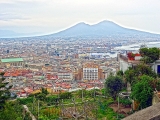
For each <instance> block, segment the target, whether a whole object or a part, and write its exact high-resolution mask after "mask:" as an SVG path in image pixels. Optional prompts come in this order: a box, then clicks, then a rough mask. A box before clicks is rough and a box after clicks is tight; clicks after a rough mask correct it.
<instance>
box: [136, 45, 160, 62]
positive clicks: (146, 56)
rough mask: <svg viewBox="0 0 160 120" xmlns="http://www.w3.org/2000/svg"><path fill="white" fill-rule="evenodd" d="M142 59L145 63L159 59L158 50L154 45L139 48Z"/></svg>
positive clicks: (159, 52) (159, 51)
mask: <svg viewBox="0 0 160 120" xmlns="http://www.w3.org/2000/svg"><path fill="white" fill-rule="evenodd" d="M139 52H140V54H141V56H142V57H143V58H142V60H143V61H144V62H145V63H153V62H155V61H156V60H158V59H159V54H160V50H159V49H158V48H156V47H153V48H141V49H140V50H139Z"/></svg>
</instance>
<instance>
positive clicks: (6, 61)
mask: <svg viewBox="0 0 160 120" xmlns="http://www.w3.org/2000/svg"><path fill="white" fill-rule="evenodd" d="M1 62H2V63H10V62H23V58H6V59H1Z"/></svg>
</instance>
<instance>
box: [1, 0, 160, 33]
mask: <svg viewBox="0 0 160 120" xmlns="http://www.w3.org/2000/svg"><path fill="white" fill-rule="evenodd" d="M103 20H110V21H113V22H115V23H117V24H119V25H121V26H123V27H127V28H133V29H137V30H142V31H147V32H152V33H159V34H160V0H0V30H12V31H15V32H18V33H35V34H50V33H56V32H59V31H61V30H64V29H66V28H69V27H71V26H73V25H75V24H77V23H79V22H85V23H87V24H90V25H92V24H96V23H98V22H100V21H103Z"/></svg>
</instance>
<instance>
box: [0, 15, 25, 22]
mask: <svg viewBox="0 0 160 120" xmlns="http://www.w3.org/2000/svg"><path fill="white" fill-rule="evenodd" d="M26 19H28V18H27V17H24V16H23V15H20V14H17V13H0V20H1V21H10V20H26Z"/></svg>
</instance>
